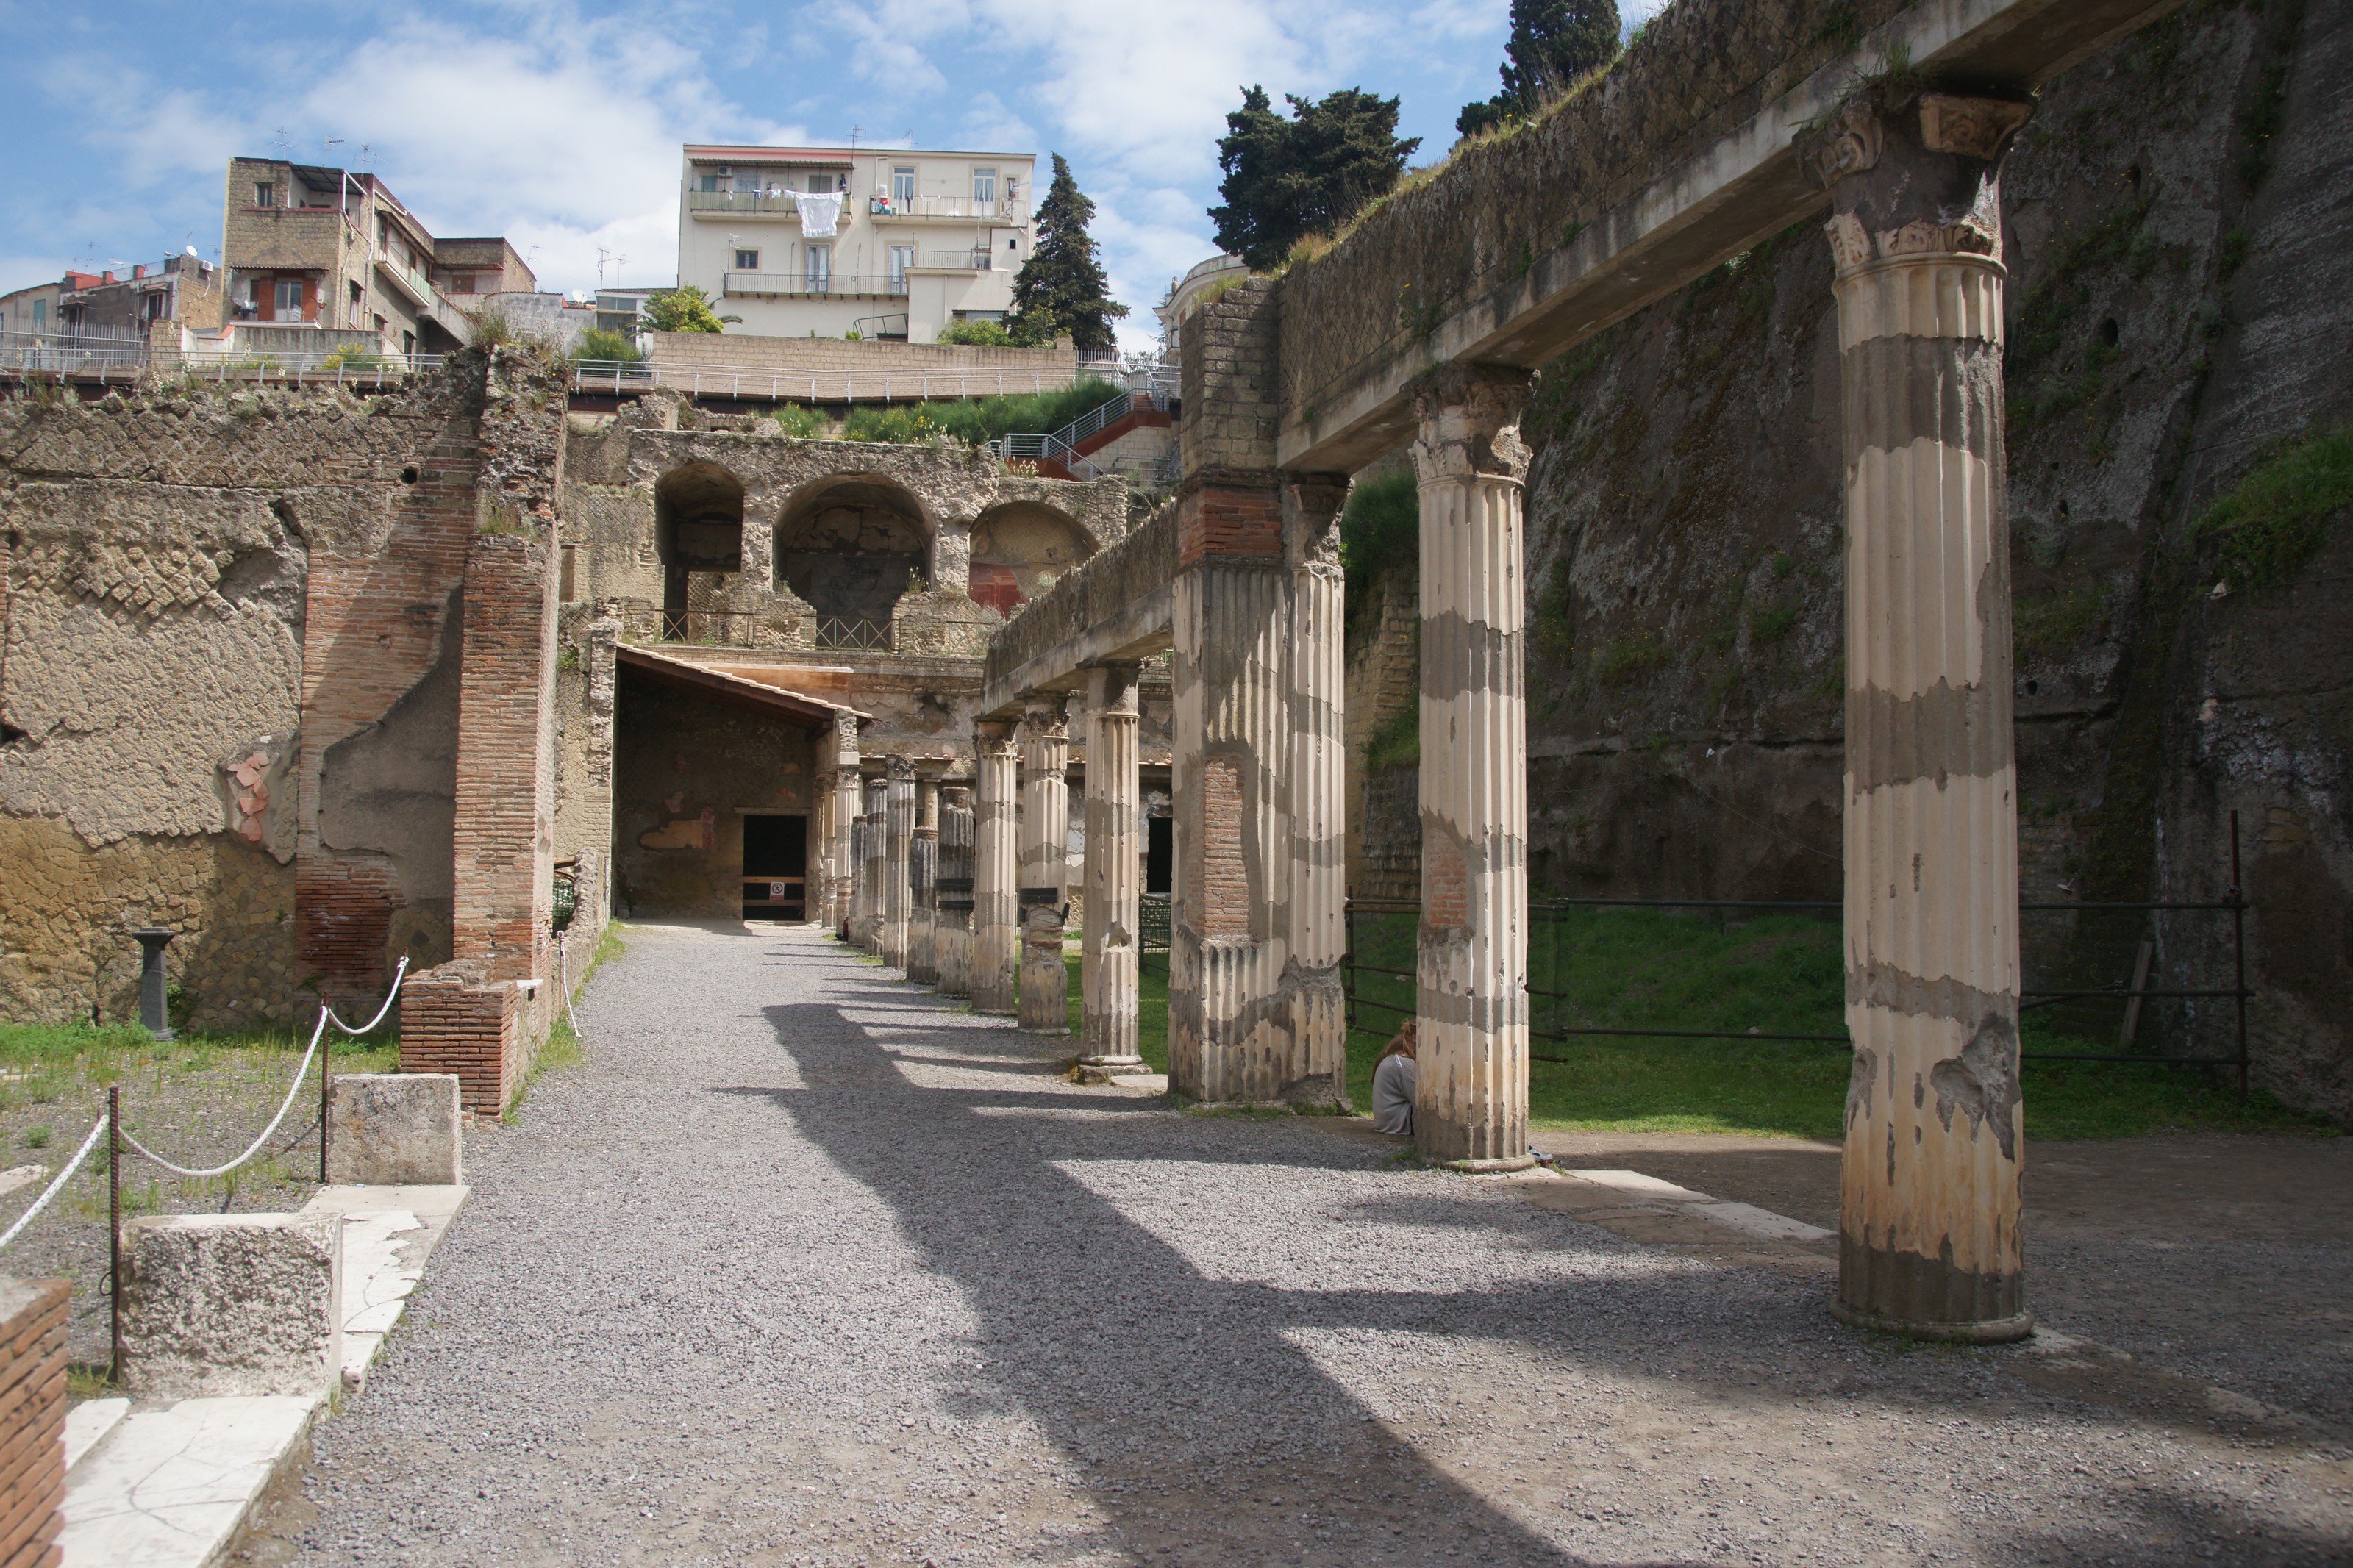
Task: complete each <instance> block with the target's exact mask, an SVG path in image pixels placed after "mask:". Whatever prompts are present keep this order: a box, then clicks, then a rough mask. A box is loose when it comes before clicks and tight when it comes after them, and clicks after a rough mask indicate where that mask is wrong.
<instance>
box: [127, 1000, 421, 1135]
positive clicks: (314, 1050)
mask: <svg viewBox="0 0 2353 1568" xmlns="http://www.w3.org/2000/svg"><path fill="white" fill-rule="evenodd" d="M407 974H408V960H407V959H406V958H405V957H404V958H403V959H402V960H401V961H400V963H399V966H398V967H397V968H396V969H394V971H393V972H392V989H391V990H390V991H388V992H386V993H385V998H384V1005H383V1006H381V1007H379V1008H377V1009H376V1012H375V1017H373V1018H371V1019H369V1020H368V1022H367V1024H366V1025H365V1026H364V1027H361V1028H357V1029H354V1028H353V1027H352V1026H350V1025H349V1024H346V1023H344V1022H343V1020H342V1019H341V1018H338V1017H336V1016H335V1010H334V1009H333V1008H332V1007H330V1006H328V1005H326V1004H324V1003H321V1004H320V1005H319V1022H318V1026H317V1027H315V1028H313V1029H312V1030H311V1048H310V1049H309V1050H307V1051H304V1052H303V1053H302V1065H301V1068H298V1069H296V1071H295V1074H294V1081H293V1082H292V1083H290V1084H289V1085H288V1086H287V1088H286V1098H285V1099H284V1100H282V1101H280V1103H279V1107H278V1114H277V1115H275V1116H273V1117H271V1118H270V1119H269V1126H267V1127H265V1128H263V1129H262V1130H261V1136H259V1138H256V1139H255V1140H254V1141H253V1142H252V1143H251V1144H249V1145H248V1147H247V1149H246V1151H245V1152H244V1153H242V1154H239V1155H238V1156H237V1158H236V1159H234V1160H231V1161H230V1162H229V1163H227V1164H226V1165H215V1166H213V1167H212V1168H211V1169H209V1170H202V1171H199V1170H195V1169H194V1168H192V1167H190V1166H187V1165H178V1164H174V1163H172V1162H171V1161H169V1160H166V1159H165V1158H164V1156H163V1155H161V1154H158V1153H157V1152H155V1151H154V1150H153V1149H150V1148H148V1147H147V1145H145V1144H144V1143H142V1142H139V1140H138V1139H136V1138H133V1137H132V1135H131V1134H130V1132H129V1131H125V1132H124V1133H123V1134H122V1142H124V1143H126V1144H128V1145H129V1146H130V1149H131V1152H132V1153H134V1154H137V1155H139V1156H141V1157H142V1158H143V1159H147V1160H152V1161H153V1162H154V1163H156V1164H158V1165H161V1166H163V1167H164V1169H165V1170H167V1171H169V1172H171V1173H173V1174H174V1175H176V1176H195V1177H206V1176H226V1175H227V1174H228V1173H230V1172H231V1171H234V1170H236V1169H237V1167H238V1166H239V1165H242V1164H244V1163H246V1162H247V1161H248V1160H250V1159H252V1158H253V1157H254V1156H255V1155H256V1154H258V1153H259V1152H261V1150H262V1147H263V1145H265V1144H267V1143H268V1142H269V1135H270V1134H271V1133H273V1132H275V1131H278V1126H279V1123H280V1122H282V1121H285V1120H286V1113H287V1112H288V1111H290V1110H293V1109H294V1097H295V1096H296V1095H297V1094H299V1093H301V1089H302V1080H303V1079H307V1078H309V1077H310V1076H311V1059H312V1058H315V1057H316V1056H317V1055H318V1054H319V1042H320V1041H321V1040H322V1039H324V1038H325V1037H326V1034H327V1026H328V1025H329V1024H331V1023H332V1025H334V1026H335V1027H337V1028H338V1029H341V1030H342V1031H343V1033H345V1034H347V1035H364V1034H366V1033H367V1032H368V1030H369V1029H373V1028H375V1026H377V1025H378V1024H381V1023H383V1022H384V1019H385V1014H387V1013H389V1012H391V1011H392V1002H393V998H394V997H396V996H397V995H399V994H400V984H401V982H402V981H403V980H404V979H406V977H407Z"/></svg>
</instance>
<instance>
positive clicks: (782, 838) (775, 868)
mask: <svg viewBox="0 0 2353 1568" xmlns="http://www.w3.org/2000/svg"><path fill="white" fill-rule="evenodd" d="M807 868H808V818H807V817H806V816H783V815H781V814H776V813H770V814H765V815H762V816H745V817H744V919H745V920H747V921H799V920H807V918H808V891H807V889H808V883H807V877H806V873H807Z"/></svg>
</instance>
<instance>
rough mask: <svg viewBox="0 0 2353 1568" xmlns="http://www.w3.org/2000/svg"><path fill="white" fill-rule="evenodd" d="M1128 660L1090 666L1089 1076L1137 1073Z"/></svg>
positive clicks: (1083, 983) (1139, 827)
mask: <svg viewBox="0 0 2353 1568" xmlns="http://www.w3.org/2000/svg"><path fill="white" fill-rule="evenodd" d="M1140 674H1141V670H1140V669H1139V668H1138V667H1137V666H1135V665H1134V664H1125V663H1119V664H1100V665H1097V666H1095V667H1094V668H1092V669H1091V670H1089V671H1087V704H1088V708H1089V710H1090V711H1089V717H1088V722H1087V783H1086V827H1087V846H1086V861H1085V879H1086V881H1085V886H1086V932H1085V936H1084V938H1083V939H1082V948H1081V955H1080V959H1079V1020H1080V1026H1079V1065H1080V1067H1081V1068H1082V1070H1083V1071H1084V1072H1085V1073H1086V1074H1088V1075H1089V1076H1090V1077H1091V1078H1095V1079H1102V1078H1108V1077H1110V1076H1111V1075H1112V1074H1113V1073H1128V1072H1142V1071H1143V1070H1144V1058H1142V1057H1141V1056H1138V1055H1137V1054H1136V1048H1135V1040H1136V1012H1137V990H1138V987H1139V985H1140V984H1142V975H1141V973H1140V971H1139V969H1138V967H1137V958H1138V954H1139V952H1140V951H1141V949H1140V945H1139V938H1138V934H1137V932H1138V925H1139V919H1140V910H1138V908H1137V905H1136V900H1137V899H1138V898H1139V897H1140V896H1141V895H1142V893H1143V890H1144V862H1143V858H1142V856H1143V846H1144V788H1143V783H1142V781H1141V780H1140V779H1139V778H1138V776H1137V773H1136V768H1137V764H1138V763H1140V762H1141V761H1142V754H1141V752H1139V751H1138V749H1137V740H1136V726H1137V723H1138V712H1137V709H1136V700H1135V687H1136V680H1137V678H1138V677H1139V675H1140Z"/></svg>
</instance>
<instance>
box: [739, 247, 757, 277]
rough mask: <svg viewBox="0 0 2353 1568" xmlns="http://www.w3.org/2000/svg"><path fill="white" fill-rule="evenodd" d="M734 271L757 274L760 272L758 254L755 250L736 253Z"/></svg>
mask: <svg viewBox="0 0 2353 1568" xmlns="http://www.w3.org/2000/svg"><path fill="white" fill-rule="evenodd" d="M735 270H736V271H738V272H757V271H758V270H760V253H759V252H758V251H756V250H739V251H737V252H736V253H735Z"/></svg>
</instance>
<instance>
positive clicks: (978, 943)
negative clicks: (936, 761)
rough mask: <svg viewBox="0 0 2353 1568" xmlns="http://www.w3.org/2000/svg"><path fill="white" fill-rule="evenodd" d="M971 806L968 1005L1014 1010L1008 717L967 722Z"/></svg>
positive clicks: (1015, 911)
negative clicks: (972, 758) (970, 730)
mask: <svg viewBox="0 0 2353 1568" xmlns="http://www.w3.org/2000/svg"><path fill="white" fill-rule="evenodd" d="M973 745H974V750H975V751H976V752H977V757H976V764H975V765H976V770H977V773H976V791H975V794H976V805H974V807H973V914H972V919H973V932H972V1005H973V1007H974V1009H975V1010H976V1011H978V1012H982V1013H1011V1012H1013V1011H1014V1010H1015V1009H1016V1006H1017V1005H1018V1004H1017V1002H1016V996H1017V994H1018V990H1019V977H1020V973H1021V924H1020V919H1021V917H1020V905H1019V900H1018V892H1019V889H1020V881H1019V876H1020V870H1019V852H1018V846H1017V845H1016V843H1015V839H1014V826H1015V816H1016V807H1015V798H1014V797H1015V795H1016V793H1017V791H1018V787H1019V778H1020V752H1019V750H1018V748H1017V747H1016V746H1015V745H1014V742H1013V726H1012V724H1011V723H1010V722H1008V721H998V720H986V721H982V722H981V723H978V724H976V725H975V726H973Z"/></svg>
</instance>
